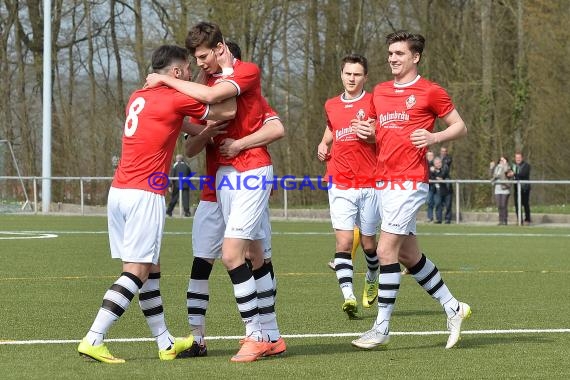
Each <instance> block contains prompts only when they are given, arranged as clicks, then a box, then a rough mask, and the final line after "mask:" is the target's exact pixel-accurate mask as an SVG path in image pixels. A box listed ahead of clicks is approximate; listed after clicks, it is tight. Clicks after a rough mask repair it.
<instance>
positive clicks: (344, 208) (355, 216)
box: [329, 185, 380, 236]
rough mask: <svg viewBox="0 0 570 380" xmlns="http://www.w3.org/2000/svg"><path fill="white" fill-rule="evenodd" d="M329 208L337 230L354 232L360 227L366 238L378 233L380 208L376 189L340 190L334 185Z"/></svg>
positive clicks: (330, 190) (330, 193)
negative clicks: (355, 227) (355, 228)
mask: <svg viewBox="0 0 570 380" xmlns="http://www.w3.org/2000/svg"><path fill="white" fill-rule="evenodd" d="M329 206H330V213H331V221H332V226H333V228H334V229H335V230H341V231H352V230H353V229H354V226H358V228H360V232H361V233H362V235H365V236H374V235H376V232H378V224H379V223H380V206H379V203H378V191H377V190H376V189H374V188H363V189H339V188H338V187H336V186H335V185H332V187H331V188H330V189H329Z"/></svg>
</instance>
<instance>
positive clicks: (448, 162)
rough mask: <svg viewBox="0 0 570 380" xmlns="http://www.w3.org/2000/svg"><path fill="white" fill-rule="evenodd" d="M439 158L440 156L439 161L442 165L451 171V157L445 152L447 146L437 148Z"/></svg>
mask: <svg viewBox="0 0 570 380" xmlns="http://www.w3.org/2000/svg"><path fill="white" fill-rule="evenodd" d="M439 158H441V163H442V165H443V166H447V171H448V172H451V163H452V162H453V158H452V157H451V156H450V155H449V154H448V153H447V148H446V147H444V146H442V147H441V148H440V149H439Z"/></svg>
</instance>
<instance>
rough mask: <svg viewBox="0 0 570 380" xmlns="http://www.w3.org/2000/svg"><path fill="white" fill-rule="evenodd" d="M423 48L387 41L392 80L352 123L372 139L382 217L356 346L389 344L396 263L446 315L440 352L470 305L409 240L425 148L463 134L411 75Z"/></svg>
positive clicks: (399, 38)
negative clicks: (368, 321) (373, 307)
mask: <svg viewBox="0 0 570 380" xmlns="http://www.w3.org/2000/svg"><path fill="white" fill-rule="evenodd" d="M424 44H425V39H424V37H422V36H421V35H419V34H412V33H408V32H405V31H400V32H395V33H392V34H390V35H388V36H387V38H386V45H387V46H388V63H389V64H390V68H391V70H392V75H393V76H394V80H392V81H388V82H384V83H380V84H378V85H377V86H376V87H375V88H374V92H373V98H372V105H371V110H370V114H369V119H368V120H367V121H360V120H356V119H355V120H354V121H353V123H354V124H355V126H356V128H357V134H358V135H359V137H361V138H364V139H374V138H375V140H376V146H377V148H378V150H377V154H378V161H377V164H378V166H377V175H378V179H379V181H380V182H379V183H378V186H379V192H380V214H381V218H382V223H381V226H380V229H381V232H380V243H379V245H378V256H379V258H380V278H379V280H380V285H379V291H378V316H377V318H376V321H375V323H374V325H373V327H372V329H371V330H369V331H367V332H366V333H364V335H362V336H361V337H360V338H359V339H356V340H354V341H353V342H352V344H353V345H354V346H357V347H360V348H367V349H368V348H373V347H376V346H378V345H383V344H386V343H388V340H389V331H390V330H389V323H390V317H391V315H392V310H393V309H394V304H395V301H396V297H397V295H398V290H399V288H400V280H401V273H400V265H399V264H398V261H399V262H401V263H402V264H403V265H404V266H405V267H406V268H408V270H409V272H410V274H411V275H412V276H413V277H414V278H415V279H416V281H417V282H418V284H419V285H420V286H422V287H423V288H424V289H425V291H426V292H427V293H428V294H430V295H431V296H432V297H433V298H434V299H436V300H438V301H439V302H440V304H441V305H442V307H443V309H444V310H445V313H446V314H447V326H448V329H449V331H450V335H449V338H448V340H447V344H446V348H451V347H453V346H455V344H456V343H457V342H458V341H459V339H460V333H461V324H462V322H463V321H464V320H465V319H467V318H468V317H469V316H470V315H471V308H470V307H469V305H467V304H466V303H463V302H459V301H458V300H457V299H456V298H455V297H454V296H453V295H452V294H451V292H450V291H449V289H448V288H447V286H446V285H445V283H444V282H443V280H442V278H441V275H440V273H439V271H438V269H437V267H436V266H435V265H434V263H433V262H431V261H430V260H429V259H428V258H427V257H426V256H425V255H424V254H422V253H421V251H420V248H419V246H418V241H417V238H416V218H417V213H418V211H419V209H420V207H421V206H422V205H423V204H424V203H425V201H426V197H427V193H428V166H427V165H428V164H427V161H426V159H425V157H426V150H427V147H428V146H430V145H433V144H439V143H443V142H445V141H450V140H454V139H457V138H460V137H462V136H464V135H465V134H466V133H467V129H466V127H465V123H464V122H463V120H462V119H461V116H460V115H459V113H458V112H457V110H456V109H455V106H454V105H453V103H452V102H451V99H450V98H449V95H448V94H447V93H446V91H445V90H444V89H443V88H442V87H440V86H439V85H438V84H436V83H433V82H430V81H428V80H427V79H424V78H422V77H421V76H420V75H418V64H419V62H420V59H421V57H422V52H423V48H424ZM436 118H440V119H441V120H443V122H444V123H445V124H446V125H447V128H446V129H444V130H443V131H440V132H434V130H433V129H434V123H435V120H436ZM371 120H374V123H371V122H370V121H371Z"/></svg>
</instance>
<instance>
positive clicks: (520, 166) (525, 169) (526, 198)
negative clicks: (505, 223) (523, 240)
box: [513, 152, 531, 225]
mask: <svg viewBox="0 0 570 380" xmlns="http://www.w3.org/2000/svg"><path fill="white" fill-rule="evenodd" d="M513 173H514V177H513V179H514V180H515V181H528V180H529V179H530V164H529V163H528V162H526V161H525V160H524V156H523V154H522V153H521V152H517V153H515V164H514V165H513ZM520 186H521V187H520V189H521V206H522V208H523V210H524V220H523V221H524V224H527V225H528V224H530V222H531V219H530V204H529V202H530V183H521V185H520ZM514 187H515V189H514V193H513V195H514V199H515V211H516V213H517V220H518V218H519V200H518V199H519V195H518V189H519V188H518V186H517V184H515V186H514ZM521 216H522V215H521Z"/></svg>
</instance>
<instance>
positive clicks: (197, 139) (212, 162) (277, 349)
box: [186, 53, 286, 356]
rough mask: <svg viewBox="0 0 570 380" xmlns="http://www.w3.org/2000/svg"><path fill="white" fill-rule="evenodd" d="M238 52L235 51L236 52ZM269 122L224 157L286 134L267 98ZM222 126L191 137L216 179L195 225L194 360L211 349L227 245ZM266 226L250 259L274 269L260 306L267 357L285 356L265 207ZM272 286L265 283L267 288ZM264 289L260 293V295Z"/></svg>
mask: <svg viewBox="0 0 570 380" xmlns="http://www.w3.org/2000/svg"><path fill="white" fill-rule="evenodd" d="M234 54H235V53H234ZM264 103H265V106H264V109H265V112H264V121H263V127H262V128H261V129H260V130H259V131H257V132H254V133H253V134H251V135H248V136H246V137H245V138H243V139H242V140H241V141H239V140H235V141H224V142H225V144H224V145H222V147H221V149H220V150H219V153H220V154H222V155H226V156H235V155H236V154H237V152H239V151H241V150H243V149H248V147H253V146H260V145H267V144H269V143H271V142H273V141H276V140H278V139H280V138H281V137H283V136H284V133H285V129H284V127H283V124H282V123H281V121H280V119H279V116H278V115H277V113H276V112H275V111H274V110H273V109H271V107H270V106H269V104H267V102H266V101H265V99H264ZM218 131H223V128H221V127H216V126H209V127H208V128H206V129H203V130H201V131H196V134H195V135H193V136H190V137H189V138H188V140H187V142H186V154H187V155H188V156H190V157H191V156H194V155H196V154H198V153H199V152H200V151H201V150H202V149H203V148H204V147H206V175H207V177H208V178H212V181H211V182H209V183H208V184H206V181H204V182H203V184H201V193H200V202H199V204H198V208H197V209H196V213H195V215H194V223H193V224H192V253H193V256H194V260H193V262H192V272H191V274H190V281H189V282H188V291H187V293H186V294H187V308H188V323H189V325H190V328H191V330H192V335H193V337H194V341H195V343H194V344H193V346H192V348H191V349H190V350H188V352H189V353H190V355H189V356H206V355H207V348H206V342H205V340H204V336H205V330H206V311H207V309H208V305H209V298H210V292H209V285H208V280H209V278H210V274H211V271H212V268H213V265H214V261H215V260H216V259H220V258H221V256H222V241H223V239H224V230H225V224H224V223H223V220H224V219H223V215H222V211H221V209H220V207H219V205H218V203H217V198H216V188H215V183H214V180H213V179H214V178H215V175H216V170H217V162H216V154H217V152H218V149H216V147H215V146H214V145H213V143H210V141H211V137H213V136H216V135H218V134H219V132H218ZM262 228H263V229H264V232H265V237H264V238H263V240H262V241H261V242H258V241H256V242H254V243H252V244H251V245H250V250H251V249H257V250H262V252H263V255H261V254H256V255H251V256H252V257H253V258H254V260H255V259H257V260H259V259H260V258H262V259H264V261H265V264H266V265H267V266H268V267H269V270H270V275H271V278H272V282H273V289H272V290H273V297H272V296H270V294H269V291H270V289H261V290H262V291H264V293H265V294H266V295H265V296H264V297H263V299H262V300H259V307H260V316H259V317H260V324H261V327H262V329H263V331H264V333H267V334H268V336H269V339H270V340H271V341H273V342H276V343H275V344H272V345H271V347H270V350H268V351H266V352H265V353H264V354H263V356H273V355H278V354H282V353H284V352H285V350H286V344H285V341H284V340H283V338H281V335H280V333H279V328H278V326H277V321H276V315H275V298H274V295H275V292H276V280H275V276H274V274H273V269H272V262H271V254H272V249H271V224H270V220H269V208H266V212H265V213H264V220H263V223H262ZM263 264H264V263H263V262H262V263H259V262H255V263H254V267H255V268H260V267H262V265H263ZM267 285H269V284H266V286H267ZM259 291H260V289H258V292H259Z"/></svg>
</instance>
